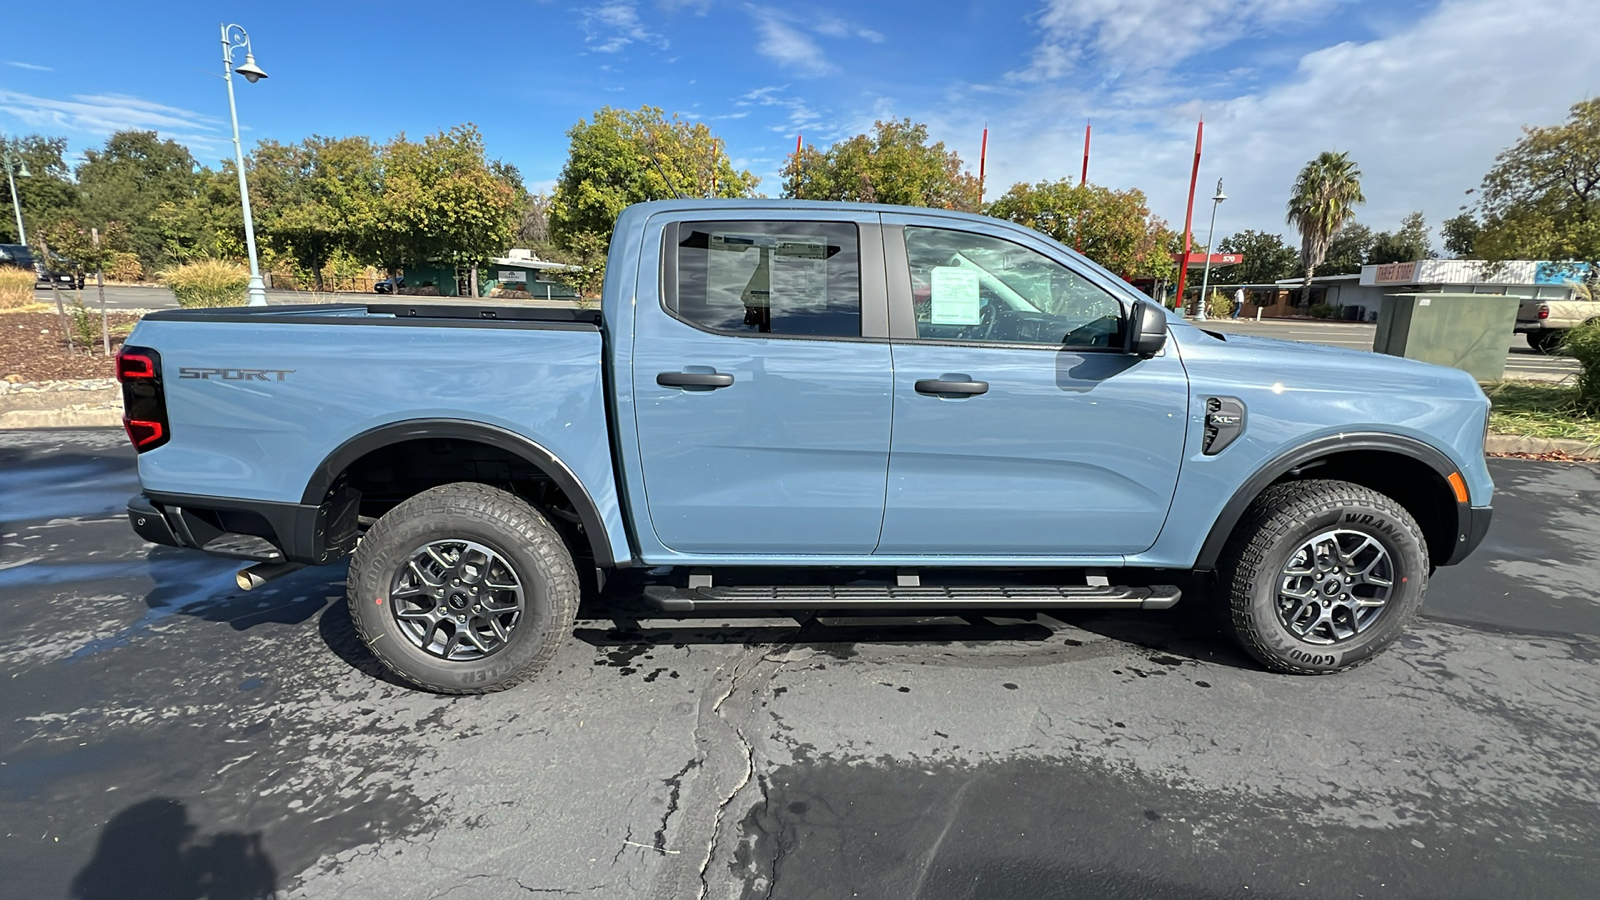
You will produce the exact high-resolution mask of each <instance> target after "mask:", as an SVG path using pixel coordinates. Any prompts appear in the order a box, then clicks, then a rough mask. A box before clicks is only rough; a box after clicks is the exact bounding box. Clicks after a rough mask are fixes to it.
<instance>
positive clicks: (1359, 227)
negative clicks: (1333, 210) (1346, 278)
mask: <svg viewBox="0 0 1600 900" xmlns="http://www.w3.org/2000/svg"><path fill="white" fill-rule="evenodd" d="M1372 241H1373V234H1372V229H1370V228H1368V227H1367V226H1365V225H1363V224H1361V223H1360V222H1351V223H1349V224H1348V225H1346V226H1345V227H1343V228H1341V229H1339V233H1338V234H1336V235H1334V236H1333V240H1331V241H1329V242H1328V251H1327V253H1326V255H1324V256H1323V259H1322V265H1320V266H1318V267H1317V271H1319V272H1321V273H1322V274H1323V275H1354V274H1356V273H1357V272H1360V271H1361V267H1362V266H1364V265H1366V264H1367V256H1368V255H1369V254H1370V253H1371V252H1372Z"/></svg>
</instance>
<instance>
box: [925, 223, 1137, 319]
mask: <svg viewBox="0 0 1600 900" xmlns="http://www.w3.org/2000/svg"><path fill="white" fill-rule="evenodd" d="M905 240H906V259H907V261H908V262H909V263H910V270H911V300H912V305H913V308H914V309H915V311H916V320H917V337H919V338H927V339H932V340H951V341H980V342H998V343H1019V344H1050V345H1056V346H1066V347H1079V348H1085V347H1104V348H1114V347H1120V346H1121V345H1122V328H1123V315H1122V305H1121V304H1120V303H1118V302H1117V299H1116V298H1115V297H1114V296H1112V295H1111V293H1110V292H1108V291H1106V290H1105V289H1104V288H1101V287H1099V286H1098V285H1096V284H1095V283H1094V282H1092V281H1089V280H1088V279H1087V278H1084V277H1083V276H1082V275H1079V274H1078V273H1076V272H1074V271H1072V270H1071V269H1068V268H1067V267H1066V266H1063V265H1061V264H1060V263H1058V262H1056V261H1055V260H1053V259H1050V258H1049V257H1046V256H1044V255H1043V254H1040V253H1038V252H1035V251H1033V250H1030V249H1028V248H1027V247H1024V246H1022V245H1021V244H1014V243H1012V242H1011V241H1007V240H1003V239H1001V238H995V237H989V236H988V235H983V234H973V233H971V232H965V231H952V230H950V229H946V228H921V227H917V226H907V227H906V229H905Z"/></svg>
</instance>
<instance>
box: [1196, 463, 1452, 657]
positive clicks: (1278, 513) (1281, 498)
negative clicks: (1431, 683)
mask: <svg viewBox="0 0 1600 900" xmlns="http://www.w3.org/2000/svg"><path fill="white" fill-rule="evenodd" d="M1225 558H1226V560H1227V562H1226V563H1225V565H1224V566H1223V569H1222V572H1221V573H1220V574H1221V576H1222V577H1221V587H1222V588H1223V590H1224V591H1226V592H1227V595H1228V601H1229V607H1230V612H1231V619H1232V624H1233V630H1234V634H1235V636H1236V637H1237V638H1238V640H1239V643H1240V645H1241V646H1243V647H1244V649H1245V650H1246V651H1247V652H1248V653H1249V654H1250V655H1251V656H1254V657H1255V658H1256V659H1257V660H1259V661H1260V662H1261V663H1262V664H1263V665H1265V666H1267V668H1269V669H1273V670H1274V671H1279V672H1289V673H1294V674H1301V675H1323V674H1328V673H1331V672H1339V671H1343V670H1345V669H1349V668H1352V667H1354V666H1357V665H1360V664H1361V663H1364V662H1366V661H1367V660H1369V659H1371V658H1372V657H1374V656H1376V655H1377V654H1378V653H1380V652H1382V651H1383V650H1384V648H1386V647H1388V646H1389V644H1391V643H1393V642H1394V640H1395V638H1397V637H1399V636H1400V634H1401V632H1403V631H1404V630H1405V628H1406V626H1407V625H1408V624H1410V622H1411V620H1412V619H1413V618H1415V617H1416V614H1417V610H1418V609H1419V608H1420V607H1421V606H1422V597H1423V593H1424V591H1426V589H1427V583H1428V572H1429V571H1430V570H1429V563H1428V545H1427V541H1426V540H1425V539H1424V537H1423V534H1422V529H1421V528H1420V527H1419V526H1418V525H1417V523H1416V520H1414V519H1413V518H1412V517H1411V514H1410V513H1408V512H1406V510H1405V509H1404V507H1402V506H1400V504H1398V503H1396V502H1395V501H1394V500H1392V499H1390V498H1389V497H1387V496H1384V495H1383V494H1380V493H1378V492H1376V491H1373V490H1370V489H1368V488H1364V487H1361V486H1360V485H1356V484H1351V483H1349V482H1344V481H1321V480H1308V481H1294V482H1287V483H1284V484H1279V485H1274V486H1272V487H1270V488H1268V489H1267V490H1266V491H1264V492H1263V493H1262V495H1261V496H1260V497H1258V498H1256V501H1255V502H1254V503H1252V504H1251V506H1250V509H1249V510H1248V511H1247V512H1246V513H1245V516H1244V518H1243V519H1242V520H1241V521H1240V523H1239V527H1238V528H1237V529H1236V530H1235V531H1234V535H1233V538H1232V539H1231V540H1230V542H1229V547H1228V550H1227V552H1226V555H1225Z"/></svg>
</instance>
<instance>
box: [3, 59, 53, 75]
mask: <svg viewBox="0 0 1600 900" xmlns="http://www.w3.org/2000/svg"><path fill="white" fill-rule="evenodd" d="M6 65H8V66H16V67H17V68H19V69H27V70H28V71H30V72H54V71H55V69H52V68H50V67H49V66H41V65H36V64H34V63H30V62H18V61H16V60H14V59H8V60H6Z"/></svg>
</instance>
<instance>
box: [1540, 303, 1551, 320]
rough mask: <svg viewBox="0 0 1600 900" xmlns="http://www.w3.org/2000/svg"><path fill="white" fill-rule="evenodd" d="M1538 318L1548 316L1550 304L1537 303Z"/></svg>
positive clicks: (1546, 317)
mask: <svg viewBox="0 0 1600 900" xmlns="http://www.w3.org/2000/svg"><path fill="white" fill-rule="evenodd" d="M1539 318H1541V319H1548V318H1550V304H1548V303H1541V304H1539Z"/></svg>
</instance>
